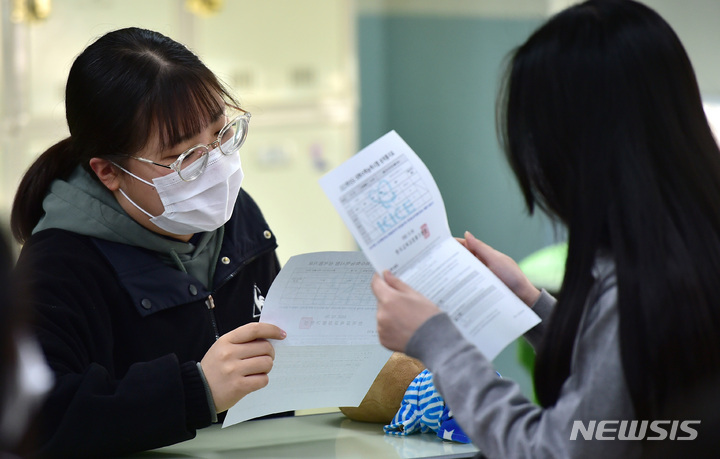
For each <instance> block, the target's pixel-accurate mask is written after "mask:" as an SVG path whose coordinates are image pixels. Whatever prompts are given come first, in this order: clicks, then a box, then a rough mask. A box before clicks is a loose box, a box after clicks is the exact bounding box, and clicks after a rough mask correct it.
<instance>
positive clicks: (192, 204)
mask: <svg viewBox="0 0 720 459" xmlns="http://www.w3.org/2000/svg"><path fill="white" fill-rule="evenodd" d="M208 155H209V157H208V163H207V167H206V169H205V172H203V173H202V174H200V176H199V177H198V178H196V179H195V180H193V181H191V182H185V181H183V180H182V179H181V178H180V176H179V175H178V174H177V172H172V173H170V174H168V175H164V176H162V177H157V178H154V179H152V183H150V182H148V181H147V180H143V179H141V178H140V177H138V176H137V175H135V174H133V173H131V172H129V171H127V170H126V169H124V168H122V167H121V166H118V167H119V168H120V169H122V170H123V171H125V172H126V173H128V174H130V175H131V176H133V177H135V178H136V179H138V180H140V181H141V182H143V183H147V184H148V185H150V186H152V187H154V188H155V189H156V190H157V193H158V195H159V196H160V200H161V201H162V204H163V207H164V208H165V211H164V212H163V213H162V214H161V215H158V216H157V217H154V216H153V215H151V214H150V213H149V212H147V211H146V210H145V209H143V208H142V207H140V206H139V205H137V204H135V202H133V200H132V199H130V198H129V197H128V195H127V194H125V192H124V191H123V190H122V189H121V190H120V193H122V195H123V196H125V198H126V199H127V200H128V201H129V202H130V204H132V205H133V206H135V207H137V208H138V209H139V210H140V211H141V212H143V213H144V214H145V215H147V216H148V217H150V221H151V222H152V223H153V224H154V225H155V226H157V227H158V228H160V229H162V230H165V231H167V232H168V233H170V234H180V235H185V234H194V233H199V232H203V231H214V230H216V229H218V228H220V227H221V226H222V225H224V224H225V223H227V221H228V220H230V217H231V216H232V212H233V209H234V208H235V201H236V200H237V196H238V192H240V187H241V186H242V180H243V171H242V165H241V163H240V154H238V153H237V152H236V153H233V154H231V155H229V156H225V155H223V154H222V152H220V149H219V148H215V149H214V150H212V151H210V152H209V153H208ZM189 167H192V165H191V166H189Z"/></svg>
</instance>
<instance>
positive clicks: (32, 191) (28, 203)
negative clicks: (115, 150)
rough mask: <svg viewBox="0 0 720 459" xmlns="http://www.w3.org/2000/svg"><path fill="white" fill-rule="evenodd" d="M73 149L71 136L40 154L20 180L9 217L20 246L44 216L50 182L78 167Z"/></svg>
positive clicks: (64, 176)
mask: <svg viewBox="0 0 720 459" xmlns="http://www.w3.org/2000/svg"><path fill="white" fill-rule="evenodd" d="M72 150H73V149H72V140H71V138H70V137H68V138H66V139H64V140H61V141H60V142H58V143H56V144H55V145H53V146H52V147H50V148H48V149H47V151H45V153H43V154H42V155H40V157H39V158H38V159H36V160H35V162H34V163H33V164H32V165H31V166H30V168H29V169H28V171H27V172H26V173H25V175H24V176H23V178H22V180H21V181H20V185H19V186H18V189H17V193H16V194H15V200H14V201H13V206H12V212H11V214H10V229H11V230H12V234H13V237H15V239H16V240H17V241H18V242H19V243H21V244H22V243H24V242H25V241H27V240H28V239H29V238H30V236H31V235H32V231H33V229H34V228H35V226H36V225H37V224H38V222H39V221H40V218H42V216H43V214H44V213H45V211H44V210H43V206H42V204H43V200H44V199H45V196H46V195H47V194H48V192H49V191H50V184H52V182H53V180H55V179H64V178H67V177H68V176H69V175H70V173H71V172H72V171H73V170H74V169H75V167H76V166H77V157H76V156H75V155H74V154H73V151H72Z"/></svg>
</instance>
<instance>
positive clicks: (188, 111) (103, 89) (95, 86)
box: [11, 27, 238, 243]
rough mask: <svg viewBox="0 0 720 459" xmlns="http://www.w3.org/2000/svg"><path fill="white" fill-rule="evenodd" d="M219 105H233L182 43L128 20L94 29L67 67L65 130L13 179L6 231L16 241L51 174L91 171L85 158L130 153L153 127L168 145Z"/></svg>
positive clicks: (218, 111)
mask: <svg viewBox="0 0 720 459" xmlns="http://www.w3.org/2000/svg"><path fill="white" fill-rule="evenodd" d="M226 105H230V106H233V107H238V103H237V101H235V99H234V98H233V97H232V95H231V94H230V93H229V91H228V90H227V89H226V88H225V86H224V85H223V84H222V82H220V80H219V79H218V78H217V77H216V76H215V74H213V72H211V71H210V69H208V68H207V67H206V66H205V65H204V64H203V63H202V62H201V61H200V59H199V58H198V57H197V56H196V55H195V54H193V53H192V51H190V50H189V49H188V48H187V47H185V46H184V45H182V44H180V43H178V42H176V41H174V40H172V39H170V38H168V37H166V36H165V35H162V34H160V33H158V32H153V31H150V30H145V29H139V28H135V27H131V28H125V29H120V30H115V31H112V32H109V33H107V34H106V35H104V36H102V37H100V38H99V39H98V40H96V41H95V42H94V43H92V44H91V45H90V46H88V47H87V48H86V49H85V50H84V51H83V52H82V53H81V54H80V55H79V56H78V57H77V58H76V59H75V62H74V63H73V65H72V67H71V69H70V74H69V76H68V81H67V85H66V88H65V113H66V119H67V123H68V128H69V130H70V137H68V138H66V139H64V140H61V141H60V142H58V143H57V144H55V145H53V146H52V147H50V148H49V149H48V150H47V151H45V152H44V153H43V154H42V155H40V156H39V157H38V158H37V160H36V161H35V162H34V163H33V164H32V165H31V166H30V168H29V169H28V171H27V172H26V173H25V175H24V177H23V178H22V180H21V182H20V185H19V187H18V191H17V193H16V195H15V201H14V202H13V208H12V214H11V229H12V232H13V235H14V236H15V238H16V239H17V240H18V241H19V242H21V243H22V242H24V241H26V240H27V239H28V238H29V237H30V235H31V234H32V230H33V228H34V227H35V226H36V225H37V223H38V221H39V220H40V218H41V217H42V215H43V209H42V202H43V199H44V198H45V196H46V194H47V193H48V191H49V189H50V185H51V183H52V182H53V180H55V179H65V178H67V177H68V176H69V175H70V173H71V172H72V171H73V170H74V169H75V168H76V167H77V166H78V165H81V166H83V167H84V168H86V170H88V171H89V172H92V171H91V170H90V167H89V161H90V159H91V158H108V159H109V158H116V157H118V156H128V155H132V154H135V153H136V152H137V151H139V150H140V149H142V148H143V147H144V146H145V145H146V144H147V142H148V140H149V138H150V136H151V133H152V132H153V130H158V131H159V138H160V146H161V148H162V149H167V148H171V147H173V146H175V145H177V144H178V143H180V142H182V141H184V140H186V139H188V138H191V137H193V136H194V135H196V134H198V133H199V132H201V131H202V129H204V128H205V127H206V126H207V125H209V124H210V123H211V122H213V121H215V120H216V119H217V118H218V117H219V116H220V115H222V113H223V112H224V110H225V107H226ZM91 175H92V176H93V177H95V174H94V173H91Z"/></svg>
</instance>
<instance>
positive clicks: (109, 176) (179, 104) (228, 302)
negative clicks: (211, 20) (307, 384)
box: [11, 28, 285, 457]
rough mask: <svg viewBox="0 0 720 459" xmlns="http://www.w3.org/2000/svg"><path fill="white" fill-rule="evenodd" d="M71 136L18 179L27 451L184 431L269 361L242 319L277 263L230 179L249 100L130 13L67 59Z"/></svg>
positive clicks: (257, 379)
mask: <svg viewBox="0 0 720 459" xmlns="http://www.w3.org/2000/svg"><path fill="white" fill-rule="evenodd" d="M65 104H66V105H65V106H66V117H67V123H68V127H69V130H70V136H69V137H68V138H66V139H64V140H62V141H60V142H59V143H57V144H56V145H54V146H52V147H50V148H49V149H48V150H47V151H46V152H44V153H43V154H42V155H41V156H40V157H39V158H38V159H37V160H36V162H35V163H34V164H33V165H32V166H31V167H30V168H29V170H28V172H27V173H26V175H25V176H24V178H23V179H22V181H21V183H20V186H19V189H18V192H17V195H16V197H15V202H14V204H13V210H12V220H11V225H12V230H13V234H14V236H15V238H16V239H17V240H18V241H19V242H21V243H23V244H24V246H23V249H22V252H21V254H20V257H19V260H18V269H19V270H20V272H22V273H26V275H25V278H26V279H27V285H26V286H25V287H26V291H27V292H29V297H30V299H29V303H30V305H29V307H30V308H32V310H33V311H32V312H33V315H34V317H33V318H34V323H35V331H36V333H37V336H38V339H39V341H40V343H41V345H42V348H43V351H44V353H45V356H46V358H47V361H48V364H49V365H50V367H51V368H52V370H53V372H54V375H55V386H54V388H53V389H52V391H51V392H50V394H49V396H48V398H47V401H46V402H45V405H44V406H43V409H42V416H41V417H40V425H39V428H38V440H39V443H40V444H41V445H42V447H41V449H40V451H39V455H41V456H43V455H47V456H68V457H80V456H103V455H121V454H127V453H131V452H136V451H141V450H146V449H150V448H155V447H160V446H163V445H168V444H172V443H176V442H180V441H183V440H187V439H189V438H192V437H193V436H194V435H195V431H196V429H199V428H202V427H206V426H208V425H210V424H211V423H212V422H213V421H216V420H217V416H218V414H220V413H222V412H224V411H226V410H227V409H228V408H230V407H231V406H232V405H233V404H235V403H236V402H237V401H238V400H239V399H241V398H242V397H243V396H245V395H247V394H248V393H250V392H252V391H255V390H258V389H260V388H262V387H264V386H265V385H266V384H267V382H268V372H269V371H270V369H271V368H272V362H273V358H274V351H273V347H272V345H271V344H270V342H269V341H268V339H282V338H283V337H284V336H285V333H284V332H283V331H282V330H280V329H279V328H277V327H275V326H273V325H270V324H260V323H257V319H258V317H259V313H260V310H261V309H262V301H263V296H264V295H265V293H266V292H267V290H268V288H269V287H270V284H271V283H272V281H273V279H274V277H275V275H276V274H277V272H278V271H279V269H280V266H279V263H278V259H277V257H276V254H275V249H276V241H275V237H274V235H273V233H272V232H271V231H270V229H269V227H268V225H267V223H266V222H265V220H264V218H263V215H262V213H261V212H260V209H259V208H258V207H257V205H256V204H255V202H254V201H253V200H252V199H251V198H250V196H248V194H247V193H245V192H244V191H243V190H242V188H241V184H242V179H243V171H242V165H241V160H240V153H239V150H240V149H241V147H242V145H243V142H244V141H245V138H246V136H247V133H248V125H249V122H250V114H249V113H247V112H245V111H244V110H242V109H241V108H240V107H239V104H238V103H237V102H236V101H235V100H234V99H233V97H232V96H231V95H230V93H229V92H228V90H226V88H225V87H224V86H223V85H222V83H221V82H220V81H219V80H218V79H217V77H216V76H215V75H214V74H213V73H212V72H211V71H210V70H209V69H208V68H207V67H206V66H205V65H204V64H203V63H202V62H201V61H200V60H199V59H198V57H197V56H195V55H194V54H193V53H192V52H191V51H190V50H188V49H187V48H186V47H185V46H183V45H181V44H179V43H177V42H175V41H173V40H171V39H170V38H168V37H166V36H163V35H161V34H159V33H156V32H152V31H149V30H143V29H138V28H127V29H121V30H116V31H113V32H110V33H108V34H106V35H104V36H102V37H100V38H99V39H98V40H97V41H95V42H94V43H92V44H91V45H90V46H88V47H87V48H86V49H85V50H84V51H83V52H82V53H81V54H80V55H79V56H78V57H77V59H76V60H75V62H74V63H73V65H72V68H71V70H70V74H69V77H68V81H67V87H66V99H65Z"/></svg>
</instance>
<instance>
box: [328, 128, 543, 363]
mask: <svg viewBox="0 0 720 459" xmlns="http://www.w3.org/2000/svg"><path fill="white" fill-rule="evenodd" d="M320 185H321V186H322V188H323V190H324V191H325V194H327V196H328V198H330V201H331V202H332V204H333V205H334V206H335V208H336V209H337V211H338V213H339V214H340V216H341V217H342V219H343V221H344V222H345V224H346V225H347V227H348V228H349V230H350V232H351V233H352V235H353V236H354V237H355V240H356V241H357V243H358V244H359V246H360V248H361V249H362V251H363V252H364V253H365V255H366V256H367V258H368V260H369V261H370V263H372V265H373V267H374V268H375V270H376V271H377V272H382V271H384V270H390V271H391V272H392V273H393V274H395V275H397V276H398V277H399V278H400V279H402V280H403V281H404V282H406V283H407V284H409V285H410V286H411V287H413V288H414V289H416V290H418V291H419V292H420V293H422V294H423V295H425V296H426V297H427V298H429V299H430V300H431V301H433V302H434V303H435V304H437V305H438V306H439V307H440V308H441V309H443V310H444V311H445V312H447V314H448V315H449V316H450V317H451V318H452V320H453V321H454V323H455V324H456V326H457V327H458V329H459V330H460V331H461V332H462V333H463V335H464V336H465V337H466V338H467V339H468V340H469V341H471V342H472V343H474V344H475V345H476V346H477V347H478V348H479V349H480V350H481V351H482V352H483V354H484V355H485V356H486V357H487V358H489V359H491V360H492V359H494V358H495V357H496V356H497V355H498V354H499V353H500V351H502V350H503V349H504V348H505V347H506V346H507V345H508V344H510V343H511V342H512V341H514V340H515V339H517V338H518V337H519V336H520V335H522V334H523V333H525V332H526V331H527V330H529V329H530V328H532V327H533V326H535V325H536V324H538V323H539V322H540V318H539V317H538V316H537V315H536V314H535V313H534V312H533V311H532V310H531V309H530V308H528V307H527V306H526V305H525V304H524V303H523V302H522V301H520V299H519V298H517V297H516V296H515V294H513V293H512V292H511V291H510V290H509V289H508V288H507V287H506V286H505V284H503V283H502V281H500V280H499V279H498V278H497V277H496V276H495V275H494V274H493V273H492V272H491V271H490V270H489V269H488V268H487V267H486V266H485V265H484V264H482V263H481V262H480V261H479V260H477V258H475V256H473V255H472V254H471V253H470V252H469V251H468V250H466V249H465V248H464V247H463V246H462V245H461V244H460V243H459V242H457V241H456V240H455V239H454V238H453V237H452V235H451V233H450V227H449V225H448V221H447V216H446V213H445V204H444V203H443V200H442V196H441V195H440V191H439V189H438V187H437V185H436V183H435V180H434V179H433V177H432V175H431V174H430V171H429V170H428V169H427V167H425V164H423V162H422V161H421V160H420V158H419V157H418V156H417V155H416V154H415V152H414V151H413V150H412V149H411V148H410V147H409V146H408V144H407V143H405V141H403V140H402V139H401V138H400V136H399V135H398V134H397V133H396V132H395V131H391V132H389V133H388V134H386V135H384V136H383V137H381V138H380V139H378V140H376V141H375V142H373V143H372V144H370V145H369V146H368V147H366V148H365V149H363V150H362V151H360V152H359V153H358V154H356V155H354V156H353V157H351V158H350V159H348V160H347V161H345V162H344V163H343V164H341V165H340V166H338V167H337V168H336V169H334V170H332V171H330V172H328V173H327V174H325V175H324V176H323V177H322V178H321V179H320Z"/></svg>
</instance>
